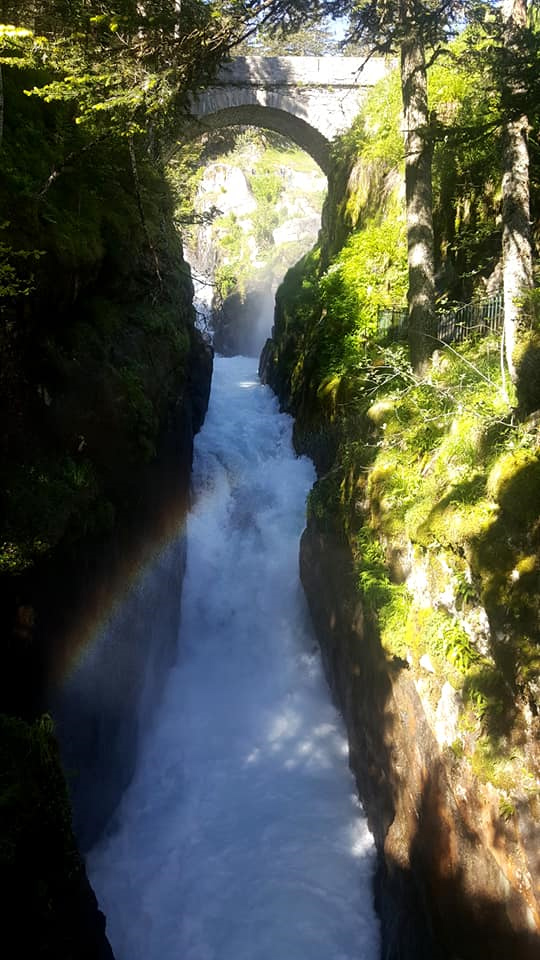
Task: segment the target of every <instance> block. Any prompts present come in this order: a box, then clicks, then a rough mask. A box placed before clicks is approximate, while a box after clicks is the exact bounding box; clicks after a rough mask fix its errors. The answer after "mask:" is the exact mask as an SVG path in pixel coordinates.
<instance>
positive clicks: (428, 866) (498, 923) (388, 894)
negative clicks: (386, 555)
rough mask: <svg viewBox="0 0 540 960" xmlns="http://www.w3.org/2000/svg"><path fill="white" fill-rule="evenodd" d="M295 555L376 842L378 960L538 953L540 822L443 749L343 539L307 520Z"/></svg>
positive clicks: (523, 958)
mask: <svg viewBox="0 0 540 960" xmlns="http://www.w3.org/2000/svg"><path fill="white" fill-rule="evenodd" d="M300 562H301V576H302V582H303V584H304V587H305V590H306V594H307V598H308V602H309V606H310V609H311V613H312V617H313V621H314V625H315V629H316V631H317V634H318V637H319V641H320V644H321V649H322V656H323V662H324V666H325V670H326V674H327V678H328V681H329V683H330V685H331V688H332V690H333V693H334V696H335V698H336V701H337V703H338V705H339V707H340V709H341V710H342V712H343V715H344V718H345V721H346V725H347V729H348V735H349V744H350V763H351V768H352V770H353V772H354V774H355V776H356V780H357V783H358V787H359V793H360V796H361V798H362V801H363V803H364V806H365V809H366V813H367V815H368V819H369V823H370V827H371V830H372V831H373V834H374V837H375V841H376V844H377V848H378V851H379V856H380V860H379V864H380V865H379V870H378V874H377V881H376V902H377V906H378V910H379V914H380V917H381V922H382V932H383V957H384V958H385V960H398V958H399V960H423V958H425V960H428V958H429V960H437V958H440V960H453V958H457V957H459V958H462V960H478V958H479V957H485V958H489V960H503V958H508V957H513V958H519V960H534V958H537V957H538V956H540V938H539V936H538V933H537V929H538V926H537V925H538V920H539V906H540V898H539V893H540V891H539V890H538V888H537V886H536V887H535V883H536V884H537V881H538V876H539V875H540V863H539V862H538V859H539V855H538V850H539V849H540V837H539V835H538V831H537V834H536V835H535V836H534V837H532V836H530V830H529V831H526V830H525V829H524V825H521V823H520V818H519V815H518V816H517V817H513V818H512V821H511V822H510V821H505V820H503V819H502V818H501V816H500V811H499V809H498V801H497V798H496V797H495V791H492V790H491V789H490V787H489V784H488V785H485V784H481V783H480V782H479V781H477V780H476V778H475V777H474V776H473V774H472V772H471V770H470V767H469V766H468V765H467V764H466V763H465V762H463V761H461V760H460V759H459V758H458V757H456V756H454V755H453V753H452V751H451V750H450V749H447V750H444V751H441V749H440V748H439V746H438V744H437V741H436V739H435V737H434V734H433V730H432V727H431V726H430V718H429V717H428V716H427V714H426V711H425V709H424V705H423V703H422V701H421V698H420V697H419V694H418V691H417V688H416V685H415V677H414V676H413V674H412V671H411V670H410V669H409V667H408V664H407V663H405V662H403V661H397V660H395V659H394V660H388V659H387V658H386V657H385V655H384V653H383V650H382V648H381V646H380V643H379V641H378V638H377V634H376V630H375V627H374V624H373V623H370V622H369V619H368V618H367V617H366V616H365V614H364V611H363V610H362V607H361V605H360V604H359V603H358V599H357V597H356V598H355V591H354V585H353V583H352V578H351V569H352V566H351V562H350V556H349V553H348V548H347V546H346V545H345V544H344V543H343V542H340V541H339V540H337V539H336V538H335V536H334V535H332V534H329V533H328V531H322V530H320V529H318V528H317V526H316V523H315V522H314V521H310V523H309V525H308V528H307V530H306V531H305V533H304V536H303V538H302V545H301V555H300ZM529 827H530V821H529Z"/></svg>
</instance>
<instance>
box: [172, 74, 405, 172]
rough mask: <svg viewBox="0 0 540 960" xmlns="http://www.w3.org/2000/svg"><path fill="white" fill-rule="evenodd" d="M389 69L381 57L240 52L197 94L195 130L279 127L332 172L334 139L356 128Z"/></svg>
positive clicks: (192, 106)
mask: <svg viewBox="0 0 540 960" xmlns="http://www.w3.org/2000/svg"><path fill="white" fill-rule="evenodd" d="M387 69H388V67H387V64H386V62H385V61H384V60H383V59H382V58H380V57H379V58H377V57H374V58H372V59H370V60H368V61H367V62H366V61H365V59H364V58H361V57H333V56H326V57H236V58H235V59H234V60H232V61H231V62H230V63H227V64H225V65H224V66H223V67H221V69H220V71H219V73H218V74H217V76H216V79H215V80H214V82H213V84H212V85H211V86H210V87H208V88H207V89H205V90H203V91H201V92H200V93H199V94H197V95H196V96H195V97H193V98H192V101H191V114H192V116H193V118H194V119H195V120H196V121H197V123H196V127H194V131H195V130H197V129H198V130H199V131H204V130H215V129H219V128H221V127H229V126H237V125H242V126H257V127H262V128H263V129H268V130H274V131H275V132H276V133H280V134H282V135H283V136H285V137H287V138H288V139H289V140H292V141H293V142H294V143H296V144H297V145H298V146H299V147H301V148H302V149H303V150H305V151H306V152H307V153H309V154H310V155H311V156H312V157H313V159H314V160H315V161H316V163H318V164H319V166H320V168H321V169H322V170H323V171H324V173H326V174H328V172H329V170H330V143H331V141H332V140H333V138H334V137H335V136H336V135H337V134H339V133H344V132H345V131H346V130H347V129H348V128H349V127H350V125H351V123H352V121H353V119H354V117H355V116H356V115H357V113H358V111H359V109H360V107H361V105H362V101H363V100H364V98H365V96H366V93H367V91H368V90H369V88H370V87H372V86H373V85H374V84H375V83H376V82H377V81H378V80H380V78H381V77H382V76H383V75H384V74H385V73H386V71H387Z"/></svg>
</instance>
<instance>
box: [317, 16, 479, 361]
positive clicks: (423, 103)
mask: <svg viewBox="0 0 540 960" xmlns="http://www.w3.org/2000/svg"><path fill="white" fill-rule="evenodd" d="M322 6H323V9H324V10H325V11H326V12H327V13H331V14H333V15H335V16H344V15H349V17H350V28H349V34H348V37H347V38H346V41H345V42H347V40H348V41H349V42H350V41H352V42H354V43H361V44H362V45H365V46H368V47H369V48H370V50H371V52H373V53H379V54H394V55H395V54H399V58H400V71H401V93H402V101H403V127H404V140H405V194H406V211H407V245H408V264H409V290H408V304H409V341H410V348H411V360H412V363H413V366H414V367H415V369H416V370H417V371H421V370H422V369H423V368H424V367H425V365H426V363H427V361H428V359H429V357H430V355H431V353H432V352H433V348H434V345H435V339H434V327H435V269H434V240H433V211H432V206H433V201H432V183H431V166H432V153H433V130H432V125H431V122H430V113H429V106H428V96H427V66H428V64H427V60H426V57H427V56H430V57H431V59H433V57H434V56H435V55H436V52H437V50H438V49H439V48H440V45H441V43H443V42H444V41H445V40H446V39H447V36H448V32H449V22H450V18H451V17H452V15H453V14H455V13H456V12H457V10H458V8H459V7H460V6H461V3H460V0H384V2H383V0H366V2H365V3H362V4H359V5H353V4H351V2H350V0H323V4H322Z"/></svg>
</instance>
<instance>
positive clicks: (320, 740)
mask: <svg viewBox="0 0 540 960" xmlns="http://www.w3.org/2000/svg"><path fill="white" fill-rule="evenodd" d="M255 366H256V361H255V360H251V359H247V358H245V357H234V358H231V359H225V358H220V357H218V358H217V359H216V364H215V370H214V381H213V386H212V396H211V401H210V408H209V412H208V415H207V419H206V422H205V425H204V427H203V429H202V431H201V433H200V435H199V436H198V438H197V441H196V452H195V463H194V480H193V484H194V492H193V494H194V495H193V507H192V510H191V513H190V516H189V519H188V529H187V570H186V577H185V580H184V588H183V598H182V622H181V627H180V636H179V647H178V654H177V659H176V662H175V664H174V666H173V667H172V669H171V670H170V673H169V677H168V680H167V683H166V686H165V690H164V692H163V695H162V698H161V702H160V704H159V705H158V707H157V710H156V711H155V713H154V715H153V720H152V722H151V724H150V725H149V727H148V729H147V730H146V733H145V736H144V738H143V741H142V745H141V749H140V752H139V758H138V764H137V769H136V772H135V776H134V779H133V781H132V783H131V785H130V787H129V789H128V791H127V792H126V794H125V795H124V798H123V800H122V802H121V804H120V807H119V809H118V811H117V814H116V816H115V818H114V821H113V822H112V823H111V824H110V826H109V829H108V831H107V833H106V835H105V836H104V837H103V838H102V839H101V841H100V842H99V844H98V845H97V846H96V847H94V849H93V850H92V851H91V852H90V854H89V857H88V868H89V873H90V877H91V881H92V884H93V886H94V889H95V890H96V893H97V895H98V898H99V901H100V905H101V907H102V909H103V910H104V911H105V912H106V914H107V918H108V926H107V929H108V935H109V938H110V940H111V943H112V946H113V950H114V951H115V955H116V958H117V960H139V958H140V960H143V958H144V960H360V958H362V960H372V958H375V957H377V956H378V955H379V931H378V923H377V919H376V916H375V913H374V907H373V902H372V900H373V897H372V888H371V883H372V876H373V871H374V867H375V852H374V844H373V840H372V837H371V835H370V833H369V831H368V828H367V825H366V820H365V817H364V814H363V812H362V809H361V807H360V804H359V802H358V800H357V798H356V791H355V785H354V781H353V778H352V776H351V774H350V771H349V769H348V765H347V746H346V739H345V734H344V729H343V724H342V721H341V718H340V716H339V714H338V713H337V711H336V709H335V708H334V706H333V705H332V703H331V698H330V694H329V692H328V689H327V687H326V685H325V681H324V678H323V674H322V668H321V664H320V660H319V656H318V653H317V651H316V648H315V643H314V639H313V635H312V632H311V627H310V624H309V619H308V614H307V610H306V606H305V603H304V599H303V594H302V591H301V587H300V583H299V579H298V540H299V535H300V533H301V530H302V527H303V524H304V510H305V498H306V494H307V492H308V490H309V488H310V486H311V484H312V483H313V480H314V472H313V467H312V464H311V462H310V461H309V460H307V459H306V458H297V457H296V456H295V454H294V451H293V448H292V443H291V426H292V421H291V419H290V417H288V416H287V415H285V414H281V413H279V410H278V406H277V400H276V399H275V397H274V396H273V394H272V393H271V391H270V390H269V388H268V387H265V386H262V385H261V384H260V382H259V381H258V379H257V376H256V372H255ZM154 615H155V611H154V610H153V609H151V608H149V609H148V610H147V611H146V614H145V616H146V618H147V621H148V630H150V629H151V624H152V621H153V618H154ZM121 696H122V690H121V685H119V689H118V697H119V698H121Z"/></svg>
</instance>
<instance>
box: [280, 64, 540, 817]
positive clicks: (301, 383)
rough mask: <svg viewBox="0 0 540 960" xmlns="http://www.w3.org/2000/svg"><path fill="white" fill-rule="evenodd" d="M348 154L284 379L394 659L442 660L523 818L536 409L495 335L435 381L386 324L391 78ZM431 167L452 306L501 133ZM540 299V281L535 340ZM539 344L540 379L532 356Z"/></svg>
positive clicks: (476, 765) (482, 279) (443, 276)
mask: <svg viewBox="0 0 540 960" xmlns="http://www.w3.org/2000/svg"><path fill="white" fill-rule="evenodd" d="M457 52H458V53H459V48H458V49H457ZM430 83H431V87H432V91H433V98H434V102H435V103H436V104H437V110H438V112H439V114H440V116H441V117H443V115H445V113H446V115H447V116H452V117H453V118H459V119H457V120H456V122H457V124H458V128H457V129H458V131H459V127H460V126H461V125H463V129H465V127H466V126H467V124H469V125H471V126H473V127H476V126H478V127H479V128H482V127H483V128H484V129H487V128H489V126H490V122H491V121H490V116H491V119H492V112H493V104H492V103H490V101H489V98H486V97H484V96H483V94H482V91H481V89H480V88H479V87H478V78H476V81H475V79H474V71H470V70H468V69H467V70H466V69H465V68H463V69H462V70H461V71H460V70H456V66H455V64H452V65H451V66H450V65H447V64H445V62H444V60H441V61H438V63H437V65H436V66H435V67H434V69H433V71H432V74H431V79H430ZM382 105H386V111H383V109H382ZM338 149H339V150H341V162H342V163H344V164H345V163H346V157H347V155H348V152H349V154H350V153H352V155H353V156H354V160H353V162H352V163H351V165H350V167H349V170H350V173H349V177H348V188H347V191H346V198H345V200H344V201H343V203H342V204H341V207H340V212H339V214H338V215H339V216H340V217H341V221H342V223H343V222H344V223H345V225H346V230H347V233H348V236H347V238H346V239H345V241H344V242H343V244H341V245H340V246H339V247H338V249H335V247H334V248H333V247H332V242H333V241H332V240H331V239H330V238H331V237H332V235H335V228H334V226H333V223H332V220H330V230H329V233H328V238H327V239H326V240H325V238H324V237H323V246H322V248H321V249H320V250H316V251H314V253H312V254H311V255H309V256H308V257H306V258H304V260H303V261H301V262H300V263H299V264H298V265H297V266H296V267H295V268H294V269H293V270H291V271H289V273H288V274H287V276H286V278H285V281H284V283H283V284H282V286H281V288H280V290H279V291H278V313H277V336H276V350H275V353H274V357H273V359H272V360H271V364H272V365H273V367H272V371H273V372H271V378H272V377H273V378H274V382H276V383H277V384H278V386H279V388H280V389H281V391H282V392H284V393H285V395H286V396H287V398H288V402H289V406H290V409H291V410H292V411H293V412H294V413H295V414H296V416H297V426H296V439H297V443H298V445H299V447H300V449H302V450H306V451H307V452H309V453H310V454H311V455H312V456H314V457H315V459H316V462H317V463H318V466H319V473H320V478H319V480H318V481H317V483H316V485H315V487H314V489H313V491H312V494H311V496H310V499H309V504H308V515H309V516H310V517H311V518H312V520H313V522H316V524H317V525H318V526H320V527H321V528H322V529H326V530H328V531H330V532H331V533H332V535H333V536H335V537H338V538H340V539H341V540H342V541H343V542H345V543H346V544H347V545H348V547H349V549H350V552H351V556H352V562H353V566H354V571H355V577H356V583H357V590H358V594H359V596H360V597H362V599H363V604H364V607H365V609H366V611H368V612H370V615H371V616H373V617H374V623H376V624H377V627H376V629H377V631H378V633H379V636H380V639H381V643H382V645H383V648H384V649H385V651H386V654H387V657H388V658H389V659H390V660H392V659H396V661H397V662H403V663H404V664H409V665H411V666H412V668H413V669H414V670H415V671H417V672H419V673H420V674H422V671H423V669H424V668H423V667H422V663H424V662H425V663H428V664H429V665H430V670H432V671H433V672H432V673H429V674H428V673H425V671H424V675H425V676H426V677H429V678H430V680H429V684H428V687H429V690H430V691H431V692H430V696H431V697H432V699H433V708H435V707H436V704H437V700H438V697H439V696H440V693H441V688H442V685H443V684H444V683H445V682H447V683H450V684H451V686H452V688H453V689H454V690H455V691H456V693H457V695H458V697H459V701H460V703H461V720H460V726H459V731H458V736H457V740H456V743H455V744H454V747H453V749H454V750H455V752H456V755H458V754H459V756H460V757H468V759H469V761H470V762H471V764H472V767H473V769H474V771H475V772H476V773H477V775H478V776H479V777H480V778H481V779H484V780H489V781H490V782H491V783H493V784H494V785H495V786H496V787H497V788H498V789H500V790H501V791H502V794H501V816H503V817H504V818H508V817H510V816H511V815H512V810H513V809H514V807H513V803H514V802H517V798H519V797H521V798H523V797H526V798H528V799H530V798H531V797H532V796H533V795H534V794H535V791H536V789H537V786H535V784H536V785H537V780H536V779H535V778H537V777H538V769H539V757H538V754H537V752H536V747H535V744H534V739H531V736H530V730H529V724H530V717H531V715H532V716H534V713H535V710H536V709H537V707H536V704H537V698H538V683H539V675H540V647H539V645H538V628H537V623H538V614H539V607H538V595H539V591H540V569H539V567H538V562H537V556H538V548H539V545H540V543H539V536H540V517H539V504H540V456H539V452H538V436H537V421H536V417H533V418H531V419H526V418H524V416H523V415H521V416H520V413H519V403H518V398H517V397H516V394H515V393H514V388H513V387H512V385H511V384H510V382H509V378H508V374H507V372H506V371H505V370H504V363H502V362H501V344H500V342H499V340H496V339H494V338H484V339H478V340H475V339H474V338H473V339H472V340H471V341H470V342H467V343H465V344H462V345H460V346H459V347H458V346H453V345H451V344H450V345H448V346H445V345H444V344H438V345H436V346H437V349H436V350H435V353H434V356H433V361H432V363H431V365H430V368H429V371H428V372H427V373H426V374H424V375H422V376H419V375H418V374H416V373H415V372H414V370H413V369H412V367H411V364H410V360H409V354H408V348H407V345H406V343H405V344H389V343H387V342H385V340H384V337H383V335H382V334H380V333H378V329H377V308H378V307H385V306H389V305H391V304H393V305H396V306H397V305H401V304H403V303H404V302H405V297H406V287H407V276H406V250H405V234H404V226H403V223H404V220H403V200H402V193H401V186H400V177H399V175H398V173H399V167H400V165H401V162H402V154H401V152H400V138H399V104H398V96H397V86H396V81H395V79H394V78H393V77H392V76H390V77H388V78H387V79H386V80H384V81H383V82H382V83H381V84H380V85H379V86H378V87H377V88H375V90H374V91H373V93H372V94H371V96H370V97H369V99H368V101H367V104H366V107H365V110H364V113H363V115H362V117H361V118H360V120H359V122H358V123H357V125H356V126H355V128H354V129H353V130H352V131H351V132H350V133H349V134H348V135H347V136H346V137H344V138H343V140H342V143H341V146H340V147H339V148H338ZM534 169H535V168H534ZM434 171H435V211H436V226H437V230H436V242H437V249H438V258H439V271H440V273H439V276H440V302H441V303H444V302H445V301H450V302H452V301H453V300H460V299H466V298H467V296H470V295H473V296H474V295H475V294H476V295H481V294H482V293H483V292H484V290H485V288H486V284H487V283H488V282H491V283H493V282H494V281H493V274H494V271H496V264H497V260H498V258H499V255H500V222H499V220H498V199H499V195H498V193H497V187H496V183H497V173H498V171H497V147H496V140H494V138H491V137H490V138H485V137H479V138H478V140H477V141H474V142H471V140H470V139H467V138H466V137H465V136H463V137H461V135H460V134H459V132H456V135H455V136H452V135H451V134H450V135H449V136H448V137H446V135H445V136H443V137H441V138H440V140H438V141H437V143H436V147H435V157H434ZM534 202H535V204H536V203H537V200H536V199H535V201H534ZM535 209H536V207H535ZM325 244H326V245H325ZM328 251H330V256H329V252H328ZM490 278H492V279H491V280H490ZM535 309H536V308H535V297H534V296H533V298H532V299H531V300H530V302H529V306H527V305H525V306H524V310H528V322H529V324H530V325H531V327H530V334H529V338H530V342H535V339H534V338H535V337H536V336H537V334H536V333H535V325H536V324H537V318H536V317H535ZM525 353H526V356H527V360H526V362H527V363H528V364H529V375H530V377H531V376H533V368H534V370H535V371H536V373H535V375H534V381H533V382H536V381H537V379H538V372H537V370H536V367H535V366H534V360H533V358H534V357H535V356H536V354H535V353H534V349H533V348H532V347H530V348H529V349H528V350H526V351H525ZM521 389H522V390H523V389H524V388H523V386H522V387H521ZM534 390H535V388H534V386H533V385H532V384H531V386H530V387H529V398H530V399H529V400H528V401H527V402H524V400H523V394H520V397H519V402H520V403H521V404H523V407H524V408H525V409H526V410H527V411H529V410H531V409H534V408H535V406H534V405H535V403H536V395H534V398H533V393H534ZM426 658H427V659H426ZM426 683H427V681H426ZM527 718H529V719H527ZM512 797H513V798H514V800H512V799H511V798H512Z"/></svg>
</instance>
